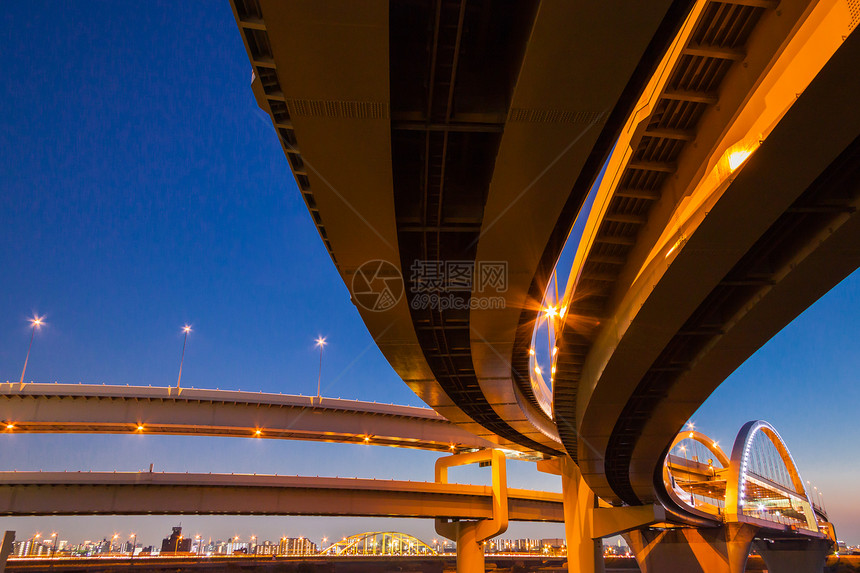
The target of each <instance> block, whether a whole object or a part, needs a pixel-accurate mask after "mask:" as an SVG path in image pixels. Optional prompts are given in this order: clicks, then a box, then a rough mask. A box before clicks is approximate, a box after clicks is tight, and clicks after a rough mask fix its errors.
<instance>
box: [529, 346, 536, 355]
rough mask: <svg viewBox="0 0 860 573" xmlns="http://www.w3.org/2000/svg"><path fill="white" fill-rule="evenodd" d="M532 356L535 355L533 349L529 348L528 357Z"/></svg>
mask: <svg viewBox="0 0 860 573" xmlns="http://www.w3.org/2000/svg"><path fill="white" fill-rule="evenodd" d="M534 355H535V349H534V348H529V356H534Z"/></svg>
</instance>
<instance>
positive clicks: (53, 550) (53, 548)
mask: <svg viewBox="0 0 860 573" xmlns="http://www.w3.org/2000/svg"><path fill="white" fill-rule="evenodd" d="M51 539H53V540H54V543H53V544H52V545H51V559H53V558H54V557H55V556H56V555H57V539H58V537H57V532H56V531H55V532H53V533H51Z"/></svg>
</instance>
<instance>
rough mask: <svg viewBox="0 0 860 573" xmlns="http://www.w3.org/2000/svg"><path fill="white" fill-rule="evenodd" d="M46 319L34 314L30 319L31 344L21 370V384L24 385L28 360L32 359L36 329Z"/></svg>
mask: <svg viewBox="0 0 860 573" xmlns="http://www.w3.org/2000/svg"><path fill="white" fill-rule="evenodd" d="M44 319H45V317H44V316H34V317H33V318H31V319H30V324H32V325H33V326H32V331H31V332H30V344H29V346H27V358H25V359H24V369H23V370H21V385H22V386H23V385H24V374H25V373H26V372H27V362H29V361H30V349H31V348H33V338H35V336H36V329H37V328H41V327H42V325H43V324H44V322H42V321H43V320H44Z"/></svg>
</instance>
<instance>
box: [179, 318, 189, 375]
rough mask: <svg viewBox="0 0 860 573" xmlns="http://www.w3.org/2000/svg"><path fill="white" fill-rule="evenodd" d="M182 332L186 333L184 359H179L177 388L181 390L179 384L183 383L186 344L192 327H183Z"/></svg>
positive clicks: (183, 341)
mask: <svg viewBox="0 0 860 573" xmlns="http://www.w3.org/2000/svg"><path fill="white" fill-rule="evenodd" d="M182 331H183V332H184V333H185V338H184V339H183V340H182V358H180V359H179V378H177V379H176V387H177V388H179V384H180V382H182V363H183V362H184V361H185V344H186V343H187V342H188V333H189V332H191V326H189V325H187V324H186V325H185V326H183V327H182Z"/></svg>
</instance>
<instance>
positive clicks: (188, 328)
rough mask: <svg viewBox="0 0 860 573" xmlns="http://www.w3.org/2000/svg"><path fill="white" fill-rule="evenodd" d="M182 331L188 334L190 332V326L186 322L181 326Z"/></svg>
mask: <svg viewBox="0 0 860 573" xmlns="http://www.w3.org/2000/svg"><path fill="white" fill-rule="evenodd" d="M182 332H184V333H185V334H188V333H189V332H191V326H189V325H187V324H186V325H185V326H183V327H182Z"/></svg>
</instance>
